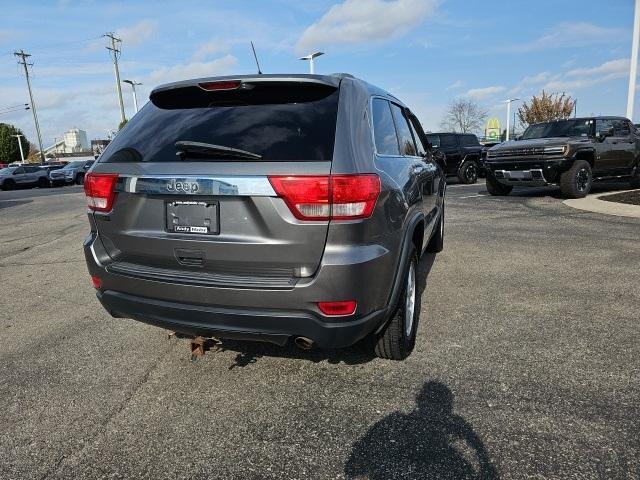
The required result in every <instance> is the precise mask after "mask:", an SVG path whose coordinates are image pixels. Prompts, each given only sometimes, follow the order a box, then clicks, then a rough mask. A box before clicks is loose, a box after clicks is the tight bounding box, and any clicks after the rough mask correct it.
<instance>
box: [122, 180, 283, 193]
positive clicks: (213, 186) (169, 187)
mask: <svg viewBox="0 0 640 480" xmlns="http://www.w3.org/2000/svg"><path fill="white" fill-rule="evenodd" d="M121 178H122V181H120V182H118V185H117V186H116V191H119V192H127V193H146V194H162V195H215V196H218V195H232V196H245V197H247V196H250V197H276V196H277V195H276V192H275V191H274V190H273V187H272V186H271V183H270V182H269V179H268V178H267V177H265V176H225V177H218V176H216V177H207V176H200V175H181V176H176V175H145V176H140V177H138V176H128V175H121Z"/></svg>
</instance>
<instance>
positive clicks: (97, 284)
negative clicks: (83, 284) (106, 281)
mask: <svg viewBox="0 0 640 480" xmlns="http://www.w3.org/2000/svg"><path fill="white" fill-rule="evenodd" d="M91 283H92V284H93V288H95V289H96V290H100V289H101V288H102V280H100V277H96V276H95V275H91Z"/></svg>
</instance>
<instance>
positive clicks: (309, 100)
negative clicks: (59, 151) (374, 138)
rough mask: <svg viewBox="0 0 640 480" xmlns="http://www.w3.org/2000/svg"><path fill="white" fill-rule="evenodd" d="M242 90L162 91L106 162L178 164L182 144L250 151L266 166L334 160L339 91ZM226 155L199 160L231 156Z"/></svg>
mask: <svg viewBox="0 0 640 480" xmlns="http://www.w3.org/2000/svg"><path fill="white" fill-rule="evenodd" d="M242 86H243V87H242V88H238V89H236V90H231V91H229V90H221V91H205V90H203V89H201V88H200V87H198V86H197V85H196V86H187V87H182V88H176V89H172V90H167V91H159V92H155V93H154V95H152V97H151V101H150V102H149V103H147V105H145V107H144V108H143V109H142V110H140V112H139V113H138V114H137V115H136V116H135V117H134V118H133V119H132V120H131V121H130V122H129V123H128V124H127V125H126V127H125V128H124V129H123V130H122V131H121V132H120V133H118V135H116V137H115V139H114V140H113V141H112V142H111V143H110V144H109V146H108V147H107V148H106V149H105V151H104V152H103V154H102V155H101V157H100V160H99V162H173V161H176V160H177V157H176V153H177V149H176V146H175V143H176V142H178V141H186V142H198V143H206V144H213V145H216V146H223V147H229V148H232V149H239V150H244V151H247V152H251V153H254V154H257V155H260V156H261V157H262V158H261V159H260V160H261V161H325V160H328V161H330V160H332V158H333V147H334V142H335V133H336V118H337V113H338V98H339V90H338V89H337V88H336V87H333V86H330V85H324V84H321V85H320V84H307V83H301V82H254V83H251V82H243V83H242ZM218 155H220V157H218V158H216V156H215V155H209V156H207V157H206V158H199V157H198V160H202V159H204V160H212V161H215V160H216V159H219V158H223V157H222V156H223V154H221V153H220V154H218ZM185 159H186V160H191V159H193V158H192V157H189V156H187V157H186V158H185ZM226 159H229V157H226ZM242 161H250V160H242ZM251 161H256V160H251Z"/></svg>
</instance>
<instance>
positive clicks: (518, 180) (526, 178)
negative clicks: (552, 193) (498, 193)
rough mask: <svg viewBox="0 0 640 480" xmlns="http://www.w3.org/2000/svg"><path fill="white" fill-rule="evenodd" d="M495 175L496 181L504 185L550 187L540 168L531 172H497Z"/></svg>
mask: <svg viewBox="0 0 640 480" xmlns="http://www.w3.org/2000/svg"><path fill="white" fill-rule="evenodd" d="M493 174H494V176H495V178H496V180H498V181H499V182H500V183H502V184H504V185H514V186H518V185H520V186H527V187H544V186H545V185H549V182H547V180H546V179H545V178H544V174H543V173H542V169H540V168H535V169H531V170H495V171H494V172H493Z"/></svg>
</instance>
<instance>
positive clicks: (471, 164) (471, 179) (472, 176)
mask: <svg viewBox="0 0 640 480" xmlns="http://www.w3.org/2000/svg"><path fill="white" fill-rule="evenodd" d="M479 174H480V166H479V165H478V162H476V161H475V160H465V161H464V162H462V165H460V168H459V169H458V180H460V183H466V184H467V185H471V184H473V183H476V182H477V181H478V175H479Z"/></svg>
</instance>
